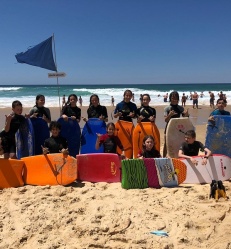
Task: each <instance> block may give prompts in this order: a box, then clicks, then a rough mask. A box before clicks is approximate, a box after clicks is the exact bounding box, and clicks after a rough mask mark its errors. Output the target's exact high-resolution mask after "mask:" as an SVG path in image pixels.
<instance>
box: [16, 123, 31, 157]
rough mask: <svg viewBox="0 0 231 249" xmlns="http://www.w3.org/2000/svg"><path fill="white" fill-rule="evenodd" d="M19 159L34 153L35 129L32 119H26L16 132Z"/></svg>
mask: <svg viewBox="0 0 231 249" xmlns="http://www.w3.org/2000/svg"><path fill="white" fill-rule="evenodd" d="M15 141H16V155H17V158H18V159H21V158H22V157H28V156H33V155H34V130H33V125H32V123H31V121H30V119H25V121H24V123H22V124H21V125H20V127H19V129H18V131H17V132H16V134H15Z"/></svg>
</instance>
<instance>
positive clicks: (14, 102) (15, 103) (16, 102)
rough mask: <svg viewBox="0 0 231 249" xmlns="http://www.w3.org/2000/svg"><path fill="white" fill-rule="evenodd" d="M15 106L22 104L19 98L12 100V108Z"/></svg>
mask: <svg viewBox="0 0 231 249" xmlns="http://www.w3.org/2000/svg"><path fill="white" fill-rule="evenodd" d="M16 106H22V103H21V102H20V101H19V100H15V101H13V102H12V108H15V107H16Z"/></svg>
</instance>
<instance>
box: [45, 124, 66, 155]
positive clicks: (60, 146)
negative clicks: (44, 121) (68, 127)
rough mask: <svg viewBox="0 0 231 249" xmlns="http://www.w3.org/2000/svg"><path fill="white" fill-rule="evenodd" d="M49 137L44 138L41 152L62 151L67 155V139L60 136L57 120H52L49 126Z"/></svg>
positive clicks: (59, 126)
mask: <svg viewBox="0 0 231 249" xmlns="http://www.w3.org/2000/svg"><path fill="white" fill-rule="evenodd" d="M49 129H50V132H51V137H50V138H48V139H46V140H45V142H44V147H43V146H42V150H43V154H44V155H46V154H48V153H59V152H61V153H63V154H64V155H68V154H69V152H68V148H67V140H66V139H65V138H64V137H62V136H60V130H61V124H60V123H58V122H57V121H52V122H51V123H50V126H49Z"/></svg>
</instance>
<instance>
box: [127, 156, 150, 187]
mask: <svg viewBox="0 0 231 249" xmlns="http://www.w3.org/2000/svg"><path fill="white" fill-rule="evenodd" d="M122 188H125V189H143V188H148V177H147V171H146V168H145V166H144V161H143V160H140V159H129V160H122Z"/></svg>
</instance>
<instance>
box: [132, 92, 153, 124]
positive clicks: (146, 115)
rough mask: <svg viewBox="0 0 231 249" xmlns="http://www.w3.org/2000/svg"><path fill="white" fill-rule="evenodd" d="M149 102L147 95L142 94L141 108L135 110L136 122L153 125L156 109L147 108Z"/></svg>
mask: <svg viewBox="0 0 231 249" xmlns="http://www.w3.org/2000/svg"><path fill="white" fill-rule="evenodd" d="M150 101H151V98H150V95H149V94H146V93H145V94H143V95H142V100H141V107H140V108H138V109H137V111H136V115H137V122H138V123H139V122H152V123H155V119H156V109H155V108H152V107H151V106H149V103H150Z"/></svg>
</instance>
